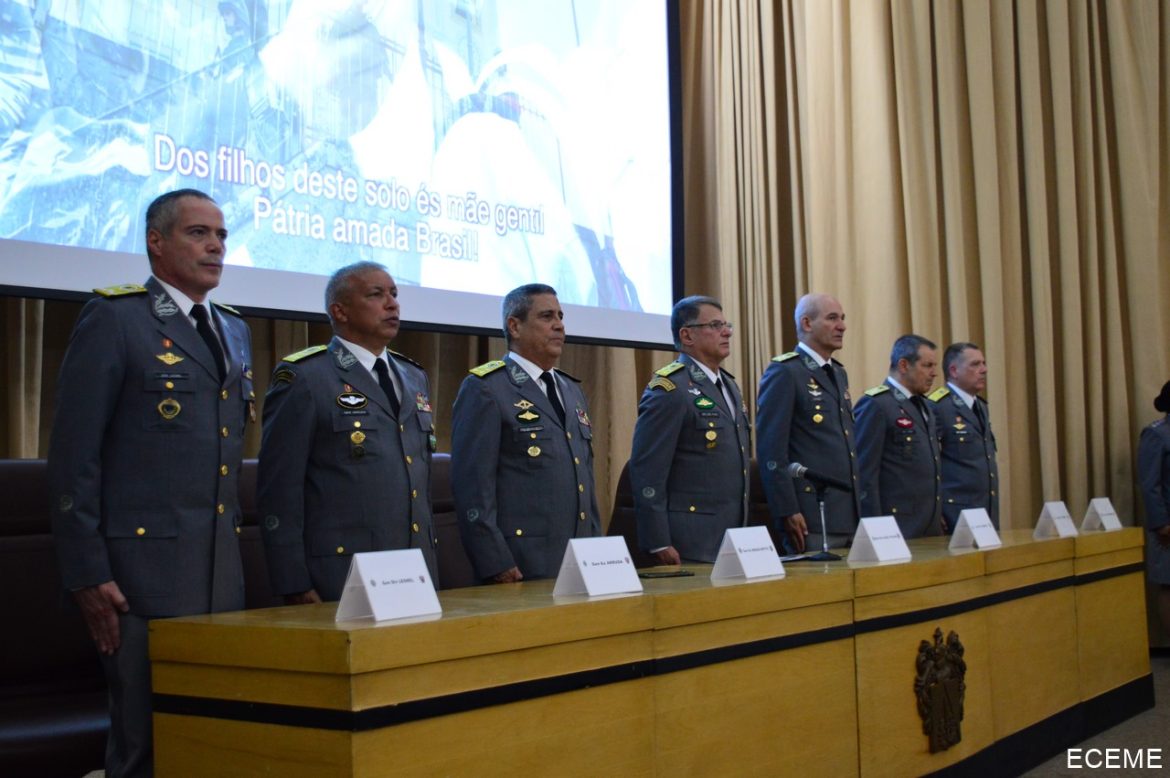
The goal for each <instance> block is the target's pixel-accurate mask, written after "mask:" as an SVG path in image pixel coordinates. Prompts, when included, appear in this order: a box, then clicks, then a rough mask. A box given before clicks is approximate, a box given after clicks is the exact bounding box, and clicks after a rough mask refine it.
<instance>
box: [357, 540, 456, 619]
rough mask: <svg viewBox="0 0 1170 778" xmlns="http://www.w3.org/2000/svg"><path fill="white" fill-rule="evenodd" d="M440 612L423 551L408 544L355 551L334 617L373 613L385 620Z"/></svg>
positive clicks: (365, 616)
mask: <svg viewBox="0 0 1170 778" xmlns="http://www.w3.org/2000/svg"><path fill="white" fill-rule="evenodd" d="M442 612H443V607H442V606H441V605H439V597H438V595H436V594H435V582H434V581H432V580H431V574H430V571H428V570H427V563H426V560H425V559H423V555H422V551H421V550H420V549H417V548H408V549H403V550H401V551H371V552H368V553H365V554H354V555H353V561H351V562H350V563H349V575H348V576H346V579H345V589H343V590H342V592H341V602H339V603H338V604H337V615H336V616H335V620H336V621H348V620H349V619H362V618H368V617H370V616H372V617H373V618H374V621H385V620H386V619H403V618H406V617H407V616H429V615H432V614H435V613H442Z"/></svg>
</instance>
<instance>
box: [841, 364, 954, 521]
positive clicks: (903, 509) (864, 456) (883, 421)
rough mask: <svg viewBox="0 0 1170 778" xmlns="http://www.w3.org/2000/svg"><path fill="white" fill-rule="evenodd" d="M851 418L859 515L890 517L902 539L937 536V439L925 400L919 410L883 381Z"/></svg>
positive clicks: (938, 518)
mask: <svg viewBox="0 0 1170 778" xmlns="http://www.w3.org/2000/svg"><path fill="white" fill-rule="evenodd" d="M923 411H925V412H926V415H925V416H923ZM854 416H855V418H856V420H857V422H856V423H857V458H858V459H859V460H860V461H861V515H862V516H893V517H894V518H895V519H896V520H897V522H898V527H899V528H900V529H901V530H902V536H903V537H905V538H918V537H923V536H929V535H939V534H941V533H942V523H941V521H940V516H941V507H942V506H941V503H940V498H939V486H940V480H941V471H940V460H939V452H938V437H937V433H936V432H935V423H934V413H933V411H932V410H931V409H930V407H929V404H928V403H927V402H926V398H925V397H924V398H922V406H921V410H919V406H917V405H915V403H914V401H913V400H912V399H911V398H910V397H909V396H908V395H905V394H903V393H902V391H901V390H900V389H898V387H896V386H894V385H893V384H891V383H890V382H888V381H887V382H885V383H883V384H881V385H879V386H875V387H874V388H873V389H870V390H868V391H867V392H866V393H865V395H864V396H862V397H861V399H860V400H858V401H857V410H856V412H855V413H854Z"/></svg>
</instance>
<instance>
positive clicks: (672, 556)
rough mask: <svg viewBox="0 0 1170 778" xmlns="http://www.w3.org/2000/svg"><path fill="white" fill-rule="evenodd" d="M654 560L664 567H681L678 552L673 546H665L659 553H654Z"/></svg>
mask: <svg viewBox="0 0 1170 778" xmlns="http://www.w3.org/2000/svg"><path fill="white" fill-rule="evenodd" d="M654 558H655V559H657V560H658V562H659V563H660V564H664V565H681V564H682V557H680V556H679V555H678V550H677V549H676V548H675V547H674V546H667V547H666V548H664V549H662V550H661V551H655V552H654Z"/></svg>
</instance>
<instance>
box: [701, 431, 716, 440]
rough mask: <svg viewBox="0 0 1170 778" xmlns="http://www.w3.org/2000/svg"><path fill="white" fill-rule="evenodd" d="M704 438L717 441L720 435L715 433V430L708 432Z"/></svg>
mask: <svg viewBox="0 0 1170 778" xmlns="http://www.w3.org/2000/svg"><path fill="white" fill-rule="evenodd" d="M704 437H706V438H707V440H715V438H717V437H719V433H717V432H715V430H707V432H706V434H705V435H704Z"/></svg>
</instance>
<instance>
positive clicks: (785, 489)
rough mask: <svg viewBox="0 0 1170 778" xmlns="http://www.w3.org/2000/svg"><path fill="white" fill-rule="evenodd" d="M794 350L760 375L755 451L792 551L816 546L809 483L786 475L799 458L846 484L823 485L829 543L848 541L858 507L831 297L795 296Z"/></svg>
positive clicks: (849, 414) (837, 315)
mask: <svg viewBox="0 0 1170 778" xmlns="http://www.w3.org/2000/svg"><path fill="white" fill-rule="evenodd" d="M795 317H796V337H797V340H798V341H799V342H798V343H797V346H796V349H795V350H794V351H789V352H788V353H786V354H781V355H780V356H778V357H774V358H773V359H772V362H771V364H769V365H768V369H767V370H765V371H764V375H763V377H762V378H761V379H760V398H759V409H758V410H759V412H758V415H757V417H756V425H757V427H756V458H757V459H758V460H759V462H760V476H761V479H762V481H763V484H764V495H765V496H766V497H767V499H768V512H769V513H770V514H771V517H772V521H773V522H774V523H775V525H776V527H777V529H779V530H781V531H783V532H786V533H787V537H788V539H789V542H790V543H791V545H792V549H791V550H793V551H796V552H798V553H799V552H803V551H804V550H805V548H806V546H807V547H810V548H812V549H819V548H821V547H822V537H821V521H820V511H819V506H818V504H817V499H816V488H815V486H814V485H813V483H812V481H810V480H809V479H807V478H802V477H798V476H796V475H792V474H790V472H789V467H790V466H791V465H794V464H799V465H802V466H803V467H806V468H808V469H809V470H811V471H812V472H814V473H818V474H822V475H825V476H828V477H830V478H832V479H833V480H835V481H837V482H839V483H841V484H843V485H847V486H849V487H850V489H849V490H848V491H843V490H840V489H829V490H828V491H826V493H825V525H826V527H827V534H828V538H827V540H828V545H829V547H831V548H841V547H843V546H845V545H847V544H848V543H849V541H850V539H851V538H852V537H853V533H854V532H855V531H856V529H857V521H858V519H859V517H860V515H861V506H860V503H859V501H858V491H859V490H858V488H857V475H858V469H857V451H856V444H855V441H854V434H853V405H852V399H851V398H850V396H849V377H848V375H846V373H845V368H844V367H843V366H842V365H841V363H840V362H838V361H837V360H835V359H833V358H832V355H833V352H834V351H837V350H838V349H840V348H841V346H842V345H843V344H844V341H845V312H844V311H843V310H842V308H841V303H840V302H838V301H837V299H836V298H835V297H832V296H831V295H827V294H807V295H805V296H804V297H801V298H800V300H799V301H798V302H797V304H796V313H795Z"/></svg>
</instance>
